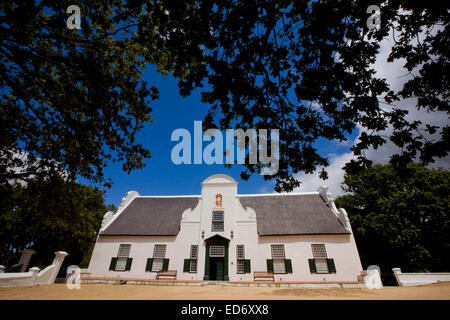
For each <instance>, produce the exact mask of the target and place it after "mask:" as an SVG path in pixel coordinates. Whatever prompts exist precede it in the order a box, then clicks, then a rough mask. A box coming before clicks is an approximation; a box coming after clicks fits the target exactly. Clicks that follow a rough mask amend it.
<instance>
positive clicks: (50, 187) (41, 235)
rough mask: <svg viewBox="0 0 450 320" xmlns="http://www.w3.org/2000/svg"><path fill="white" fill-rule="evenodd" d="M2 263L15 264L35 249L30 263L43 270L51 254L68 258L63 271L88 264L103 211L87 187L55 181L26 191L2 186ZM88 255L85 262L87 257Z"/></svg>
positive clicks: (99, 199)
mask: <svg viewBox="0 0 450 320" xmlns="http://www.w3.org/2000/svg"><path fill="white" fill-rule="evenodd" d="M1 192H2V197H0V199H1V204H0V210H1V211H0V212H1V214H0V244H1V246H0V261H1V263H2V264H5V265H11V264H14V263H17V260H18V258H19V257H20V253H19V251H20V250H22V249H24V248H33V249H34V250H36V254H35V255H34V256H33V257H32V259H33V260H32V263H35V264H36V265H39V266H41V267H42V266H47V265H48V264H49V263H51V262H52V260H53V258H54V254H53V253H54V252H55V251H58V250H64V251H67V252H68V253H69V256H68V257H67V258H66V259H67V261H65V265H68V264H77V265H78V264H79V263H80V262H81V261H83V258H84V262H86V259H89V258H90V249H91V246H92V244H93V243H94V242H95V240H96V235H97V232H98V230H99V228H100V225H101V222H102V219H103V216H104V214H105V213H106V206H105V204H104V201H103V193H102V192H101V191H100V190H98V189H95V188H93V187H91V186H84V185H80V184H77V183H75V182H69V181H65V180H63V179H57V178H54V179H53V180H51V181H50V180H45V181H42V180H30V181H29V182H28V184H27V185H26V186H22V185H20V184H17V185H15V186H10V185H1ZM86 255H87V257H86Z"/></svg>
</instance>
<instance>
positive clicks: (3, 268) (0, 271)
mask: <svg viewBox="0 0 450 320" xmlns="http://www.w3.org/2000/svg"><path fill="white" fill-rule="evenodd" d="M5 269H6V267H5V266H3V265H0V273H5Z"/></svg>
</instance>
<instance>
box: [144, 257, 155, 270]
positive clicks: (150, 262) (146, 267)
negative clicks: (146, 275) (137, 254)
mask: <svg viewBox="0 0 450 320" xmlns="http://www.w3.org/2000/svg"><path fill="white" fill-rule="evenodd" d="M152 267H153V259H152V258H148V259H147V265H146V266H145V271H152Z"/></svg>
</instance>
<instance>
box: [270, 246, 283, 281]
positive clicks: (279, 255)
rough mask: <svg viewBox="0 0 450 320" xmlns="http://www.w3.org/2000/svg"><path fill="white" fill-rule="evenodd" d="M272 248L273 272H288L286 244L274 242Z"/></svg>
mask: <svg viewBox="0 0 450 320" xmlns="http://www.w3.org/2000/svg"><path fill="white" fill-rule="evenodd" d="M270 249H271V252H272V262H273V273H276V274H284V273H286V252H285V249H284V244H272V245H271V246H270Z"/></svg>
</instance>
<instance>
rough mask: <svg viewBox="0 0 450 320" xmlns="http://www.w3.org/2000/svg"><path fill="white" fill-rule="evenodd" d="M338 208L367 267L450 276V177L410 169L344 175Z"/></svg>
mask: <svg viewBox="0 0 450 320" xmlns="http://www.w3.org/2000/svg"><path fill="white" fill-rule="evenodd" d="M343 189H344V191H346V192H349V193H350V194H348V195H344V196H341V197H338V198H337V199H336V205H337V206H339V207H343V208H345V209H346V210H347V212H348V215H349V218H350V221H351V224H352V228H353V232H354V235H355V238H356V243H357V245H358V250H359V254H360V256H361V260H362V263H363V266H364V267H367V266H368V265H371V264H376V265H379V266H380V268H381V269H382V271H383V272H388V273H391V269H392V268H394V267H400V268H401V269H402V270H404V271H409V272H411V271H424V270H428V271H435V272H439V271H440V272H444V271H449V270H450V218H449V212H450V210H449V209H450V207H449V204H450V173H449V172H448V171H446V170H442V169H438V170H431V169H427V168H426V167H424V166H422V165H420V164H416V163H410V164H408V165H407V166H406V168H405V170H404V171H403V172H402V173H401V174H400V175H399V173H398V171H397V170H396V169H395V168H394V167H393V166H392V165H390V164H388V165H380V164H378V165H374V166H372V167H370V168H367V169H366V170H364V171H362V172H360V173H358V174H346V175H345V177H344V182H343Z"/></svg>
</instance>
